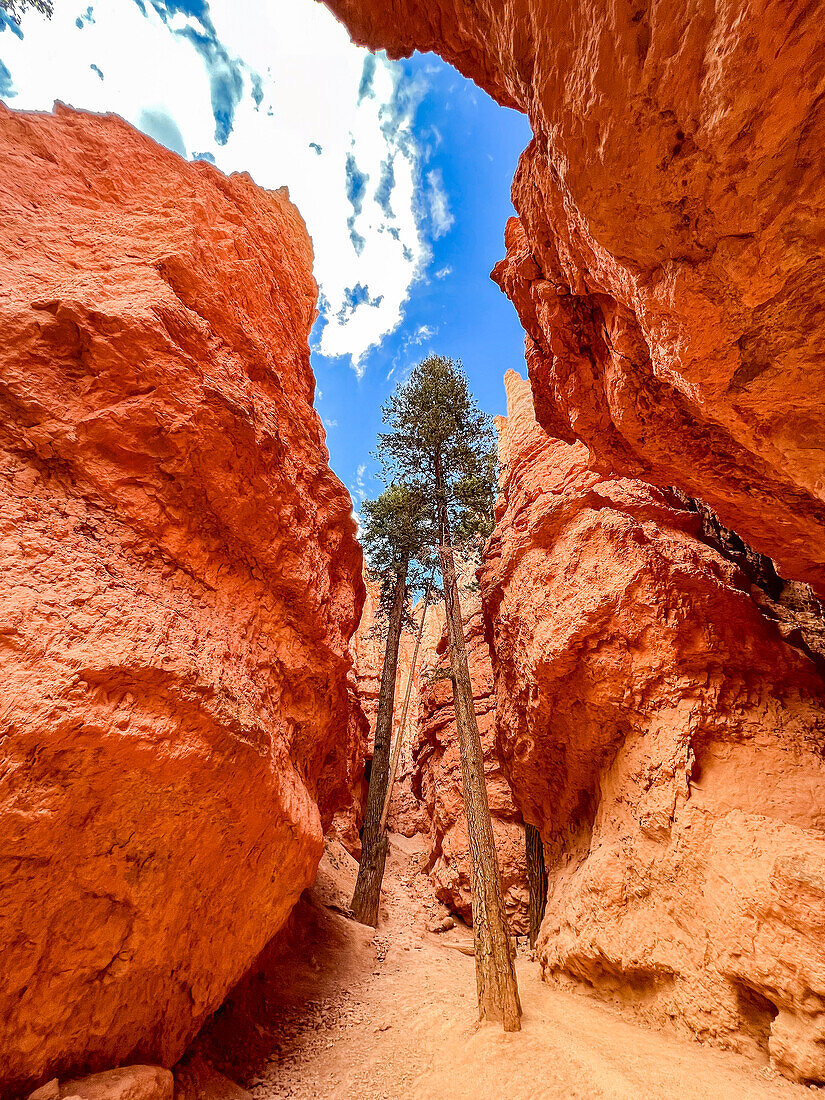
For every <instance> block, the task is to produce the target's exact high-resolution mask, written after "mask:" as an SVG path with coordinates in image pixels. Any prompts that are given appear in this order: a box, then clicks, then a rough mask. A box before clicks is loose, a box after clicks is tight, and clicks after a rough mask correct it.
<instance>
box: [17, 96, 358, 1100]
mask: <svg viewBox="0 0 825 1100" xmlns="http://www.w3.org/2000/svg"><path fill="white" fill-rule="evenodd" d="M0 157H1V158H2V163H3V172H2V175H0V208H1V209H2V219H1V220H0V269H2V272H3V280H2V285H0V403H1V404H2V417H0V433H2V450H1V456H2V457H0V461H2V477H0V493H2V509H0V515H1V516H2V520H0V522H1V523H2V548H3V571H4V572H3V585H2V592H0V598H1V599H2V617H1V618H0V623H1V624H2V625H1V626H0V661H1V662H2V664H1V666H0V667H2V674H3V695H2V701H0V761H1V763H0V856H1V857H2V864H3V870H2V875H0V957H2V959H3V969H4V973H3V981H2V983H0V1052H2V1053H0V1092H3V1091H11V1092H12V1093H15V1094H16V1091H17V1090H18V1089H21V1088H22V1087H23V1086H25V1085H34V1084H37V1083H38V1082H39V1081H41V1080H43V1079H45V1078H46V1077H47V1076H51V1075H53V1074H55V1073H60V1074H61V1075H64V1074H67V1073H69V1072H75V1071H80V1072H83V1071H87V1070H94V1069H97V1068H101V1067H106V1066H109V1065H113V1064H117V1063H119V1062H123V1061H127V1060H130V1061H135V1062H139V1061H151V1062H160V1063H163V1064H165V1065H170V1064H171V1063H173V1062H174V1061H175V1059H176V1058H177V1057H179V1055H180V1054H181V1052H182V1051H183V1049H184V1047H185V1045H186V1043H187V1042H188V1040H189V1039H190V1038H191V1037H192V1036H193V1035H194V1033H195V1032H196V1031H197V1029H198V1026H199V1025H200V1023H201V1022H202V1021H203V1019H204V1018H205V1017H206V1015H207V1014H208V1013H209V1012H210V1011H212V1010H213V1009H215V1008H216V1007H217V1006H218V1004H219V1003H220V1002H221V1000H222V998H223V996H224V994H225V992H226V991H227V990H228V989H229V987H230V986H232V985H233V983H235V982H236V981H237V980H238V978H239V977H240V976H241V974H242V973H243V972H244V970H245V968H246V967H247V965H248V964H249V963H250V961H251V960H252V959H253V958H254V957H255V955H256V954H257V953H258V952H259V951H260V950H261V948H262V947H263V946H264V945H265V944H266V942H267V941H268V940H269V939H270V938H271V937H272V936H273V934H274V933H275V932H277V930H278V929H279V927H280V926H281V925H282V924H283V923H284V921H285V920H286V918H287V916H288V914H289V912H290V910H291V908H292V906H293V904H294V903H295V901H296V900H297V898H298V896H299V895H300V893H301V891H302V889H303V888H304V887H305V886H307V885H308V884H309V883H311V882H312V879H313V876H314V874H315V870H316V867H317V865H318V861H319V858H320V856H321V852H322V848H323V827H324V825H325V824H326V823H327V822H328V821H329V820H330V818H331V816H332V813H333V812H334V810H335V809H336V808H337V807H338V806H340V805H341V804H343V803H344V802H345V801H346V799H347V798H348V797H349V791H350V788H351V785H352V782H353V776H354V775H355V774H356V773H357V771H358V768H359V767H360V761H359V759H358V754H359V749H360V746H359V745H358V744H357V742H356V740H355V739H354V738H353V737H349V738H348V734H347V730H348V728H349V729H350V730H353V729H354V728H357V726H358V720H357V715H356V716H355V718H353V716H352V711H353V706H354V702H353V697H352V695H350V697H349V698H348V692H347V676H348V672H349V669H350V661H349V658H348V656H347V646H348V642H349V638H350V636H351V634H352V632H353V631H354V629H355V627H356V625H357V623H358V619H359V616H360V610H361V603H362V600H363V586H362V582H361V552H360V549H359V547H358V545H357V543H356V541H355V527H354V523H353V520H352V518H351V503H350V499H349V496H348V494H347V493H346V491H345V490H344V488H343V486H342V485H341V484H340V482H339V481H338V480H337V479H336V478H335V477H334V476H333V474H332V473H331V472H330V470H329V467H328V465H327V460H328V455H327V451H326V448H325V445H324V436H323V431H322V428H321V423H320V420H319V419H318V417H317V415H316V413H315V412H314V410H313V408H312V400H313V392H314V379H313V376H312V372H311V370H310V366H309V352H308V346H307V338H308V334H309V330H310V326H311V325H312V322H313V319H314V317H315V302H316V286H315V283H314V280H313V278H312V271H311V268H312V249H311V244H310V241H309V238H308V236H307V233H306V230H305V227H304V224H303V222H302V220H301V218H300V216H299V214H298V213H297V211H296V210H295V208H294V207H293V206H292V205H291V204H290V202H289V198H288V195H287V193H286V191H285V190H282V191H277V192H266V191H263V190H261V189H259V188H258V187H256V186H255V185H254V184H253V183H252V182H251V180H250V179H249V178H248V177H246V176H233V177H231V178H226V177H224V176H223V175H221V174H220V173H219V172H217V171H216V170H215V169H214V168H213V167H211V166H210V165H207V164H203V163H196V164H187V163H185V162H184V161H183V160H181V159H180V158H179V157H177V156H176V155H175V154H173V153H170V152H168V151H166V150H164V149H162V148H160V147H159V146H157V145H155V144H154V143H153V142H152V141H150V140H149V139H148V138H146V137H144V136H142V135H141V134H138V133H137V132H135V131H134V130H132V129H131V128H130V127H129V126H128V125H126V124H125V123H124V122H123V121H122V120H120V119H118V118H115V117H111V116H109V117H100V116H93V115H87V114H79V113H75V112H73V111H70V110H68V109H67V108H58V109H57V111H56V114H55V115H26V114H17V113H12V112H9V111H8V110H6V109H5V108H4V107H2V106H0Z"/></svg>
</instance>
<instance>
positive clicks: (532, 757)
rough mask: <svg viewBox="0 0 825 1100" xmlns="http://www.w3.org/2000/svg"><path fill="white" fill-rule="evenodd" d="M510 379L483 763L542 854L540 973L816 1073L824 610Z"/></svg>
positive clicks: (822, 922)
mask: <svg viewBox="0 0 825 1100" xmlns="http://www.w3.org/2000/svg"><path fill="white" fill-rule="evenodd" d="M506 383H507V397H508V416H507V418H506V419H502V420H501V421H500V422H499V430H500V446H501V458H502V461H503V462H505V463H506V472H505V476H504V482H503V486H502V493H501V496H500V498H499V501H498V503H497V524H496V530H495V532H494V534H493V536H492V539H491V541H490V543H489V545H488V548H487V552H486V557H485V563H484V565H483V568H482V570H481V572H480V574H479V578H480V583H481V588H482V592H483V599H484V609H485V615H486V618H487V621H488V630H489V635H490V638H491V642H492V651H493V667H494V670H495V691H496V713H497V736H498V746H499V751H500V753H501V756H502V760H503V764H504V769H505V772H506V774H507V776H508V778H509V780H510V783H511V784H512V787H513V791H514V796H515V801H516V803H517V805H518V807H519V809H520V810H521V811H522V813H523V815H524V819H525V820H526V821H529V822H531V823H534V824H535V825H536V826H537V827H538V828H539V830H540V832H541V834H542V838H543V841H544V847H545V857H546V863H547V869H548V877H549V890H548V902H547V911H546V915H545V919H544V923H543V925H542V931H541V934H540V938H539V943H538V953H539V958H540V960H541V964H542V968H543V972H544V974H545V976H546V977H547V978H548V979H552V980H555V981H559V982H562V983H564V984H572V985H575V986H576V987H578V988H584V989H587V990H591V991H593V990H595V991H596V992H598V993H599V994H600V995H603V996H606V997H611V998H615V999H617V1000H620V1001H622V1002H624V1003H628V1004H631V1005H633V1006H635V1008H636V1009H637V1010H638V1011H639V1012H640V1013H641V1014H642V1015H643V1016H644V1017H645V1018H647V1019H650V1020H655V1021H662V1020H666V1021H671V1022H673V1023H675V1024H676V1025H677V1026H678V1027H679V1028H681V1029H683V1030H685V1031H688V1032H689V1033H691V1034H693V1035H695V1036H697V1037H699V1038H702V1039H706V1040H711V1041H714V1042H717V1043H720V1044H722V1045H726V1046H730V1047H734V1048H737V1049H742V1050H749V1049H751V1050H753V1049H757V1048H758V1049H763V1050H767V1051H768V1052H769V1053H770V1055H771V1057H772V1059H773V1060H774V1062H775V1064H776V1065H777V1066H778V1067H779V1068H780V1069H782V1070H783V1072H785V1073H787V1074H789V1075H790V1076H793V1077H796V1078H798V1079H800V1080H805V1081H822V1080H825V1032H823V1025H822V1020H823V1004H825V763H823V747H824V746H825V681H823V677H822V674H821V665H820V664H818V663H817V662H818V657H817V653H816V647H817V644H818V643H817V640H816V639H817V632H816V630H815V629H814V627H815V625H816V623H815V620H816V619H818V620H819V623H820V625H821V623H822V621H823V620H825V613H824V609H823V607H822V605H821V604H819V603H818V601H817V600H816V599H815V598H814V597H813V595H812V594H811V592H810V590H808V593H807V597H806V599H805V600H803V599H802V598H801V596H800V593H799V591H798V590H797V587H796V586H790V593H791V598H790V599H785V597H784V594H783V593H782V592H777V591H776V590H775V589H774V590H773V591H772V592H768V591H766V590H765V588H761V587H759V586H760V584H765V585H766V587H769V586H768V585H767V582H766V581H765V579H764V575H763V577H762V579H761V580H760V576H759V572H758V569H757V566H758V565H759V559H758V557H757V556H756V555H753V554H752V552H750V551H748V550H747V547H746V546H745V545H744V544H743V543H742V542H741V540H735V538H734V536H732V535H731V533H730V532H728V533H727V537H723V534H724V533H723V531H722V529H721V528H720V527H719V526H718V524H717V526H716V529H715V531H713V530H711V527H712V525H711V524H710V520H709V514H708V512H707V510H706V509H701V508H698V507H696V506H694V507H687V506H686V501H685V498H684V497H683V496H682V495H681V494H678V493H674V492H671V491H665V490H658V489H654V488H651V487H650V486H649V485H647V484H645V483H643V482H640V481H634V480H629V479H625V478H605V477H604V476H603V474H602V473H600V472H599V470H598V469H594V467H593V465H592V464H591V462H590V458H589V455H588V451H587V449H586V448H585V447H584V446H583V445H582V444H581V443H577V444H572V445H571V444H567V443H565V442H562V441H559V440H554V439H551V438H549V437H548V436H547V435H546V433H545V432H544V431H543V430H542V428H541V427H540V426H539V425H538V424H537V423H536V421H535V418H534V415H533V407H532V396H531V392H530V387H529V385H528V383H526V382H523V381H522V380H521V379H520V378H519V376H518V375H516V374H515V373H514V372H508V375H507V378H506ZM690 503H693V502H690ZM763 564H764V563H763ZM780 583H781V582H780ZM775 607H776V608H779V610H778V611H774V610H773V609H774V608H775ZM794 616H796V617H797V619H798V624H797V628H796V629H794V628H792V625H791V624H792V621H793V619H794Z"/></svg>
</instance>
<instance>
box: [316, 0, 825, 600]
mask: <svg viewBox="0 0 825 1100" xmlns="http://www.w3.org/2000/svg"><path fill="white" fill-rule="evenodd" d="M327 2H328V5H329V7H330V8H332V10H333V11H334V12H336V14H338V15H339V16H340V17H341V18H342V19H343V20H344V22H345V23H346V24H347V26H348V27H349V29H350V30H351V32H352V33H353V35H354V37H355V38H356V40H357V41H359V42H363V43H365V44H367V45H370V46H372V47H381V48H385V49H387V50H388V52H389V53H390V55H391V56H406V55H409V54H410V53H411V51H412V50H413V49H419V50H434V51H436V52H438V53H440V54H441V55H442V56H443V57H444V58H445V59H446V60H447V61H449V62H451V63H452V64H454V65H455V66H456V67H457V68H458V69H459V70H460V71H461V72H463V73H464V74H465V75H466V76H469V77H471V78H472V79H473V80H475V81H476V82H477V83H478V84H479V85H481V87H483V88H485V89H486V90H487V91H488V92H490V94H491V95H493V96H494V97H495V98H496V99H498V101H499V102H501V103H503V104H505V105H507V106H510V107H516V108H519V109H521V110H523V111H525V112H526V113H527V115H528V116H529V118H530V121H531V124H532V127H533V132H534V135H535V140H534V141H533V142H532V143H531V145H530V146H529V147H528V149H527V150H526V151H525V153H524V155H523V157H522V160H521V164H520V166H519V169H518V172H517V175H516V179H515V183H514V186H513V200H514V204H515V207H516V210H517V212H518V214H519V218H520V221H519V222H515V223H511V225H510V227H509V230H508V235H507V258H506V260H505V261H503V262H502V263H501V264H500V265H499V266H498V267H497V269H496V272H495V278H496V279H497V280H498V281H499V283H500V284H501V286H502V287H503V288H504V289H505V291H506V292H507V294H509V295H510V297H512V299H513V301H514V303H515V304H516V307H517V309H518V311H519V314H520V316H521V318H522V321H523V324H524V326H525V329H526V331H527V360H528V365H529V369H530V378H531V382H532V386H533V392H534V395H535V402H536V411H537V415H538V419H539V422H540V423H541V424H542V425H543V426H544V428H545V429H546V430H547V431H548V432H549V433H550V434H551V435H552V436H554V437H557V438H560V439H563V440H566V441H568V442H571V443H572V442H574V441H575V440H577V439H579V440H583V441H584V442H585V443H586V444H587V445H588V447H589V448H590V449H591V450H592V452H593V454H594V455H595V456H596V458H597V459H598V461H599V463H600V465H601V469H602V471H603V472H611V471H616V472H618V473H621V474H623V475H627V476H633V477H641V478H644V479H645V480H648V481H650V482H652V483H654V484H656V485H660V486H665V487H666V486H669V485H678V486H679V487H680V488H682V489H683V490H685V491H687V492H688V493H689V494H690V495H691V496H693V497H698V498H700V499H702V500H705V501H707V502H708V503H709V504H710V505H711V506H712V507H713V508H714V510H715V511H716V512H717V513H718V515H719V516H720V518H721V519H722V521H723V522H724V523H725V524H727V525H728V526H729V527H732V528H733V529H734V530H736V531H737V532H739V534H741V535H742V536H743V537H745V539H746V540H747V541H748V542H749V543H751V544H752V545H753V546H754V547H755V548H756V549H758V550H760V551H762V552H764V553H767V554H769V555H770V556H771V557H773V558H774V559H775V560H776V561H777V563H778V564H779V568H780V572H781V573H782V574H783V575H784V576H788V577H792V578H795V579H799V580H807V581H809V582H811V583H813V584H815V585H816V586H817V587H818V588H819V590H820V592H825V396H824V395H825V386H823V376H824V374H825V372H823V365H822V364H823V357H825V326H823V325H822V321H821V318H822V314H823V305H825V277H824V276H825V258H823V222H822V215H821V211H822V208H823V205H825V169H823V162H822V156H821V150H822V147H823V144H825V108H824V107H823V100H822V82H823V74H824V73H825V51H823V46H822V26H821V11H820V10H819V8H818V7H817V5H813V4H812V5H807V6H803V7H800V6H799V5H794V4H788V3H787V2H786V0H766V2H764V3H761V4H758V5H754V4H752V3H750V2H749V0H730V2H727V3H723V4H719V3H716V2H714V0H697V2H688V0H675V2H672V3H667V4H653V5H651V4H649V3H645V2H643V0H611V2H610V3H608V2H607V0H571V2H569V3H551V2H550V0H435V2H433V0H426V2H425V0H392V2H386V0H382V2H381V3H378V2H376V0H327Z"/></svg>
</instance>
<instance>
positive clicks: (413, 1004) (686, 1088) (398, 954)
mask: <svg viewBox="0 0 825 1100" xmlns="http://www.w3.org/2000/svg"><path fill="white" fill-rule="evenodd" d="M394 841H395V842H394V843H393V845H392V847H391V854H390V858H389V859H388V870H387V878H386V889H385V908H386V919H385V920H383V921H382V923H381V926H380V929H379V931H378V932H377V933H375V934H373V933H372V930H371V929H366V928H364V927H363V926H362V925H357V924H355V923H354V922H353V921H351V920H347V919H346V918H345V917H344V916H342V915H339V912H338V911H336V907H341V908H344V907H345V906H346V901H347V896H348V893H349V892H351V884H352V883H353V882H354V867H355V864H354V861H351V860H350V859H349V857H348V856H347V855H346V853H344V852H343V850H342V849H340V848H339V849H330V851H329V852H328V854H327V856H325V859H324V863H323V864H322V871H321V873H320V874H319V881H318V883H317V884H316V888H315V891H314V899H313V902H314V904H313V905H312V906H306V908H305V911H304V912H303V913H302V914H299V915H298V917H297V918H296V933H295V936H294V937H292V939H291V940H290V943H289V945H288V946H287V948H286V949H285V950H284V951H282V952H281V953H280V954H278V955H277V957H275V958H272V959H269V960H265V963H264V966H263V967H262V970H261V972H260V974H259V975H258V976H257V977H255V978H253V979H250V981H249V982H248V983H247V985H246V986H245V987H244V989H243V990H241V991H240V992H239V994H238V996H237V998H235V999H234V1001H233V1002H232V1003H231V1004H230V1005H229V1006H228V1007H227V1009H226V1010H225V1011H224V1012H223V1014H222V1017H221V1018H220V1019H216V1022H215V1025H214V1026H213V1027H212V1029H211V1030H210V1032H209V1033H208V1034H207V1035H206V1036H205V1037H204V1040H203V1048H202V1049H203V1052H204V1054H205V1055H206V1056H207V1058H209V1060H210V1061H212V1062H213V1064H215V1065H216V1066H217V1068H219V1069H222V1070H223V1072H225V1073H227V1074H228V1075H229V1076H231V1077H233V1078H234V1079H235V1080H237V1081H242V1082H243V1083H244V1084H246V1086H247V1087H248V1088H250V1090H251V1091H252V1093H253V1095H254V1097H255V1100H287V1098H290V1100H309V1098H310V1097H311V1098H312V1100H400V1098H402V1097H403V1098H410V1097H412V1098H415V1100H500V1098H501V1097H506V1098H507V1100H545V1098H547V1100H551V1098H552V1100H557V1098H558V1100H601V1098H605V1100H669V1098H671V1097H673V1098H677V1097H678V1098H679V1100H700V1098H701V1100H794V1098H795V1100H801V1098H802V1097H803V1096H805V1097H807V1096H810V1095H811V1092H810V1091H809V1090H808V1089H806V1088H803V1087H802V1086H799V1085H791V1084H790V1083H788V1082H786V1081H785V1080H784V1079H783V1078H781V1077H779V1076H778V1075H775V1074H774V1073H773V1071H772V1070H771V1069H770V1068H769V1067H768V1066H767V1063H759V1062H754V1061H752V1060H749V1059H745V1058H742V1057H740V1056H738V1055H733V1054H728V1053H724V1052H721V1051H716V1050H712V1049H709V1048H707V1047H703V1046H699V1045H698V1044H694V1043H687V1042H680V1041H679V1040H677V1039H675V1038H673V1037H671V1036H669V1035H665V1034H662V1033H660V1032H657V1031H649V1030H646V1029H644V1028H643V1027H640V1026H638V1025H636V1024H635V1023H634V1022H632V1021H631V1020H630V1019H628V1018H627V1017H626V1016H624V1015H622V1014H620V1012H619V1011H618V1010H616V1009H613V1008H612V1007H610V1006H606V1005H603V1004H601V1003H600V1002H598V1001H595V1000H591V999H589V998H586V997H582V996H577V995H574V994H568V993H562V992H559V991H557V990H554V989H552V988H550V987H548V986H547V985H545V984H544V983H543V982H541V980H540V978H539V975H538V967H537V965H536V964H535V963H534V962H532V961H531V960H530V959H528V958H523V959H519V963H518V972H519V987H520V991H521V999H522V1003H523V1006H524V1019H523V1030H522V1031H521V1032H520V1033H518V1034H515V1035H505V1034H504V1033H503V1032H502V1031H500V1030H499V1029H498V1028H496V1027H492V1026H479V1025H478V1024H477V1022H476V1020H475V975H474V967H473V960H472V958H471V957H468V956H467V955H466V954H463V953H462V952H461V950H459V949H458V947H460V946H461V945H465V946H466V945H468V944H469V943H470V937H469V933H468V931H467V930H466V929H465V928H461V927H459V928H456V929H454V930H453V931H450V932H447V933H442V934H439V935H436V934H432V933H429V932H427V931H426V926H427V923H428V921H429V920H431V919H432V917H433V916H434V915H437V909H438V906H437V903H435V902H434V899H433V898H432V897H431V895H430V893H429V884H428V882H427V880H426V878H425V877H424V876H423V875H421V874H419V873H418V856H417V853H416V851H415V847H414V845H412V844H411V843H410V842H407V841H405V840H404V838H403V837H399V838H394ZM402 845H403V848H402V847H401V846H402ZM304 904H305V903H304ZM219 1015H220V1014H219ZM815 1091H817V1092H818V1091H819V1090H815Z"/></svg>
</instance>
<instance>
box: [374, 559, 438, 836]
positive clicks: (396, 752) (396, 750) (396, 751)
mask: <svg viewBox="0 0 825 1100" xmlns="http://www.w3.org/2000/svg"><path fill="white" fill-rule="evenodd" d="M431 585H432V577H431V578H430V581H429V583H428V584H427V591H426V593H425V595H424V608H423V610H422V612H421V622H420V624H419V627H418V634H417V635H416V638H415V649H414V650H413V655H412V663H411V664H410V670H409V673H408V674H407V690H406V691H405V692H404V706H403V708H402V710H401V723H400V725H399V727H398V736H397V737H396V739H395V744H394V745H393V750H392V760H390V775H389V779H388V780H387V797H386V798H385V799H384V809H383V811H382V813H381V825H380V829H381V831H382V832H383V830H384V826H385V825H386V824H387V818H388V817H389V816H390V800H391V799H392V788H393V785H394V783H395V776H396V773H397V771H398V760H399V757H400V756H401V743H402V741H403V740H404V726H405V725H406V724H407V711H408V710H409V707H410V692H411V691H412V685H413V676H414V675H415V662H416V661H417V660H418V650H419V649H420V648H421V635H422V634H423V633H424V620H425V619H426V618H427V605H428V604H429V602H430V586H431Z"/></svg>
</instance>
